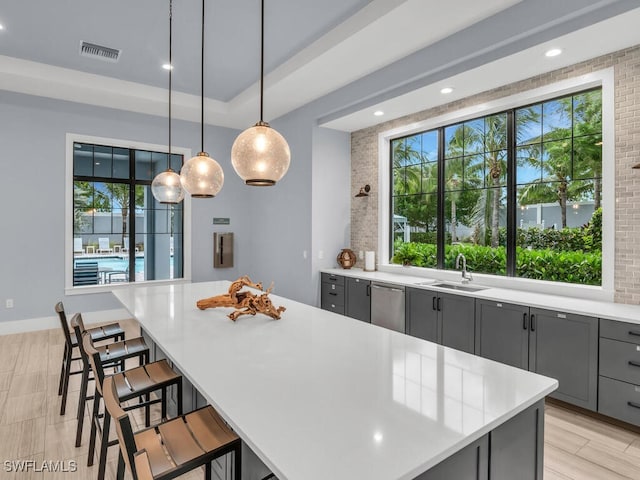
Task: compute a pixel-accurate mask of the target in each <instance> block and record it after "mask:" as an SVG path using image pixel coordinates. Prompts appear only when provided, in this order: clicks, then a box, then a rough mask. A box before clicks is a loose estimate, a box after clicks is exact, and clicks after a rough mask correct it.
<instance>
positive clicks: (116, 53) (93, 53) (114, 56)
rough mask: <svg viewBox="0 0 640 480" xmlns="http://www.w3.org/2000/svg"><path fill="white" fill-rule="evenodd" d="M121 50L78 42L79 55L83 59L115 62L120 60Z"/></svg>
mask: <svg viewBox="0 0 640 480" xmlns="http://www.w3.org/2000/svg"><path fill="white" fill-rule="evenodd" d="M121 52H122V50H118V49H117V48H109V47H103V46H102V45H96V44H95V43H89V42H84V41H83V42H80V55H82V56H83V57H91V58H97V59H98V60H104V61H106V62H117V61H118V60H119V59H120V53H121Z"/></svg>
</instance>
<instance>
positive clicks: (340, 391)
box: [114, 282, 557, 480]
mask: <svg viewBox="0 0 640 480" xmlns="http://www.w3.org/2000/svg"><path fill="white" fill-rule="evenodd" d="M228 286H229V282H208V283H196V284H181V285H162V286H144V287H142V286H141V287H134V286H132V287H130V288H128V289H122V290H117V291H115V292H114V295H115V296H116V297H117V298H118V300H120V302H121V303H122V304H123V305H124V306H125V308H127V309H128V310H129V312H130V313H131V314H132V315H133V316H134V317H135V318H137V319H138V321H139V322H140V324H141V325H142V326H143V328H144V329H145V331H146V332H147V333H148V334H149V335H150V337H151V338H153V340H154V341H155V342H157V343H158V345H159V346H160V347H161V348H162V349H163V350H164V351H165V353H166V354H167V355H168V356H169V357H170V359H171V360H172V361H174V362H175V363H176V365H177V366H178V367H179V368H180V370H181V371H182V372H183V373H184V374H185V375H186V376H187V377H188V379H189V380H190V381H191V382H192V383H193V384H194V386H195V387H196V388H197V389H198V390H199V391H200V392H201V393H202V394H203V395H204V396H205V398H206V399H207V400H208V401H209V402H210V403H211V404H212V405H213V406H214V407H215V408H216V409H217V410H218V411H219V412H220V414H221V415H222V416H223V417H224V418H225V420H227V421H228V422H229V424H230V425H231V426H232V428H233V429H234V430H236V432H237V433H238V434H239V435H240V437H241V438H242V439H243V440H244V441H245V442H246V443H247V444H248V445H249V447H250V448H251V449H252V450H253V451H254V452H255V453H256V454H257V455H258V456H259V457H260V458H261V459H262V460H263V461H264V462H265V463H266V464H267V466H268V467H269V468H271V469H272V470H273V472H274V473H275V474H276V475H277V476H278V478H279V479H281V480H287V479H288V480H315V479H318V480H319V479H323V480H324V479H331V480H343V479H344V480H347V479H348V480H353V479H367V480H378V479H379V480H396V479H411V478H414V477H416V476H417V475H419V474H420V473H422V472H424V471H426V470H428V469H430V468H431V467H433V466H435V465H436V464H438V463H439V462H440V461H442V460H444V459H445V458H447V457H449V456H450V455H452V454H453V453H455V452H457V451H458V450H460V449H461V448H463V447H464V446H466V445H468V444H469V443H471V442H473V441H474V440H476V439H478V438H480V437H481V436H482V435H484V434H485V433H487V432H489V431H491V430H493V429H494V428H495V427H496V426H498V425H500V424H502V423H503V422H505V421H506V420H508V419H510V418H511V417H513V416H515V415H516V414H517V413H519V412H521V411H523V410H524V409H526V408H527V407H528V406H530V405H532V404H534V403H535V402H536V401H538V400H540V399H541V398H543V397H545V396H546V395H547V394H548V393H550V392H552V391H553V390H555V388H557V382H556V381H555V380H553V379H550V378H546V377H542V376H540V375H536V374H533V373H530V372H526V371H524V370H519V369H516V368H513V367H509V366H506V365H502V364H499V363H496V362H493V361H490V360H486V359H483V358H480V357H476V356H474V355H470V354H467V353H463V352H459V351H456V350H452V349H450V348H447V347H443V346H439V345H436V344H434V343H430V342H426V341H423V340H420V339H417V338H412V337H409V336H407V335H403V334H400V333H397V332H394V331H391V330H386V329H383V328H380V327H377V326H373V325H370V324H367V323H363V322H360V321H357V320H353V319H350V318H347V317H344V316H341V315H337V314H334V313H331V312H327V311H324V310H320V309H318V308H315V307H311V306H308V305H304V304H302V303H298V302H294V301H292V300H288V299H285V298H282V297H278V296H276V295H273V294H272V295H271V298H272V301H273V303H274V305H276V306H279V305H283V306H285V307H286V308H287V310H286V312H284V313H283V315H282V319H281V320H272V319H271V318H269V317H266V316H264V315H257V316H255V317H251V316H243V317H240V318H239V319H238V320H237V321H236V322H233V321H231V320H229V319H228V318H227V316H226V315H227V314H228V313H230V312H231V311H232V310H231V309H227V308H218V309H210V310H205V311H200V310H198V309H197V308H196V301H197V300H199V299H202V298H206V297H210V296H213V295H217V294H220V293H225V292H226V291H227V289H228Z"/></svg>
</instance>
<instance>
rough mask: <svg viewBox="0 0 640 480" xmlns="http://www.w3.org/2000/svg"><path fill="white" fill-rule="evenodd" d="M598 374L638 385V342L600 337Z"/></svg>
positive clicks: (639, 365) (639, 363) (639, 376)
mask: <svg viewBox="0 0 640 480" xmlns="http://www.w3.org/2000/svg"><path fill="white" fill-rule="evenodd" d="M600 375H604V376H605V377H609V378H615V379H616V380H622V381H624V382H629V383H635V384H638V385H640V344H638V345H636V344H634V343H626V342H619V341H617V340H610V339H608V338H601V339H600Z"/></svg>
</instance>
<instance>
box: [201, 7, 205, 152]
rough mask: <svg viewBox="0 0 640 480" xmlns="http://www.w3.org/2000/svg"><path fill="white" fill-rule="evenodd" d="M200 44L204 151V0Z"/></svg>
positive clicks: (202, 147)
mask: <svg viewBox="0 0 640 480" xmlns="http://www.w3.org/2000/svg"><path fill="white" fill-rule="evenodd" d="M201 41H202V45H201V48H200V151H201V152H204V0H202V40H201Z"/></svg>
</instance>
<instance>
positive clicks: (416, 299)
mask: <svg viewBox="0 0 640 480" xmlns="http://www.w3.org/2000/svg"><path fill="white" fill-rule="evenodd" d="M437 298H438V294H437V293H436V292H432V291H430V290H424V289H421V288H407V289H406V303H405V312H406V313H405V316H406V325H407V334H408V335H411V336H413V337H418V338H422V339H423V340H429V341H430V342H435V343H438V342H440V336H439V334H438V311H437V310H436V309H435V305H436V301H437Z"/></svg>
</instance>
